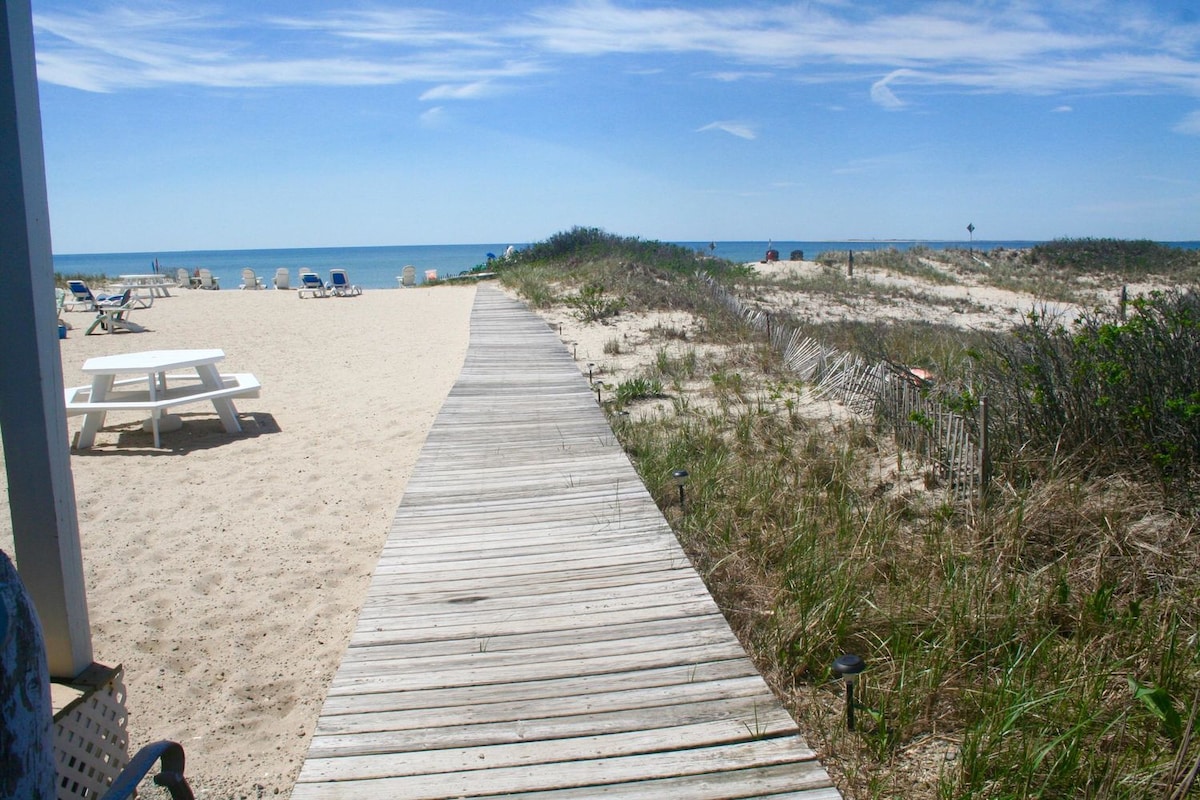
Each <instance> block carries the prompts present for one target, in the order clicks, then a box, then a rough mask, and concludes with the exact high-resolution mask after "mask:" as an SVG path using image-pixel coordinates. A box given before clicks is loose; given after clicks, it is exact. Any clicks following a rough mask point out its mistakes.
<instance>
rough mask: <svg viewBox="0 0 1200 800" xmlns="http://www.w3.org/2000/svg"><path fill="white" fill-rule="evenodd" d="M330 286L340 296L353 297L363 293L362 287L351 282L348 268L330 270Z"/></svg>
mask: <svg viewBox="0 0 1200 800" xmlns="http://www.w3.org/2000/svg"><path fill="white" fill-rule="evenodd" d="M329 286H330V288H331V289H332V290H333V293H334V294H335V295H337V296H338V297H352V296H354V295H356V294H362V287H361V286H355V285H354V284H352V283H350V279H349V278H348V277H346V270H344V269H331V270H329Z"/></svg>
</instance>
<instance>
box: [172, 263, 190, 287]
mask: <svg viewBox="0 0 1200 800" xmlns="http://www.w3.org/2000/svg"><path fill="white" fill-rule="evenodd" d="M175 285H176V286H178V287H179V288H180V289H191V288H192V287H193V286H194V285H195V284H194V283H193V281H192V276H191V274H190V273H189V272H188V271H187V270H186V269H184V268H183V267H180V268H179V269H177V270H175Z"/></svg>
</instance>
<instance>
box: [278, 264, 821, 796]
mask: <svg viewBox="0 0 1200 800" xmlns="http://www.w3.org/2000/svg"><path fill="white" fill-rule="evenodd" d="M514 796H523V797H539V798H556V799H558V800H572V799H580V798H592V797H605V798H616V800H622V799H623V798H630V799H631V798H639V800H641V799H642V798H660V797H662V798H687V799H688V800H728V799H730V798H748V797H762V798H780V799H782V798H802V799H803V800H830V799H832V798H838V797H840V795H839V794H838V792H837V791H836V790H835V789H834V788H832V786H831V784H830V781H829V777H828V776H827V774H826V773H825V770H824V769H823V768H822V767H821V765H820V764H819V763H818V762H817V761H816V759H815V757H814V754H813V752H812V751H811V750H810V749H809V748H808V746H807V745H806V744H805V743H804V741H803V740H802V739H801V738H800V736H799V733H798V731H797V730H796V726H795V723H794V722H793V721H792V719H791V718H790V717H789V716H788V715H787V713H786V712H785V711H784V710H783V709H782V707H781V706H780V705H779V703H778V702H777V701H776V700H775V698H774V697H773V696H772V695H771V692H770V690H769V689H768V688H767V686H766V684H765V683H764V682H763V680H762V678H761V677H760V676H759V675H758V673H757V672H756V671H755V669H754V666H753V665H752V664H751V662H750V660H749V659H748V658H747V657H746V654H745V653H744V651H742V649H741V647H740V646H739V645H738V643H737V640H736V639H735V638H734V636H733V634H732V633H731V632H730V630H729V627H728V625H727V624H726V622H725V620H724V618H723V617H722V616H721V614H720V611H719V610H718V609H717V607H716V605H715V604H714V603H713V601H712V598H711V597H710V596H709V595H708V592H707V590H706V589H705V588H704V584H703V583H702V582H701V580H700V578H699V576H697V575H696V573H695V571H694V570H693V569H692V567H691V565H690V564H689V562H688V560H687V557H686V556H685V555H684V553H683V551H682V550H681V548H680V547H679V544H678V542H677V541H676V540H675V537H674V534H672V532H671V530H670V528H669V527H668V526H667V524H666V521H665V520H664V519H663V518H662V515H661V514H660V513H659V511H658V509H657V508H656V507H655V505H654V502H653V500H652V499H651V498H650V496H649V494H648V493H647V492H646V490H645V487H644V486H643V485H642V483H641V481H640V479H639V478H638V476H637V474H636V473H635V472H634V470H633V468H632V466H631V465H630V464H629V461H628V459H627V458H626V457H625V455H624V453H622V451H621V449H620V447H619V446H618V445H617V443H616V440H615V438H614V437H613V434H612V431H611V429H610V428H609V427H608V424H607V422H606V421H605V419H604V416H603V414H602V413H601V412H600V410H599V409H598V408H597V406H596V399H595V395H594V394H593V393H592V391H591V390H590V389H589V387H588V386H587V383H586V381H585V380H583V379H582V378H581V376H580V372H579V369H578V367H577V365H576V364H575V363H574V362H573V361H572V360H571V358H570V356H569V355H568V354H567V353H566V350H565V349H564V348H563V347H562V345H561V344H560V343H559V342H558V340H557V339H556V338H555V337H554V335H553V334H552V333H551V332H550V330H549V328H548V327H547V326H546V325H545V324H544V323H543V322H541V321H540V320H539V319H537V318H536V317H535V316H533V315H532V314H529V313H528V312H527V311H525V310H524V308H523V307H521V306H520V304H518V303H515V302H513V301H511V300H509V299H508V298H506V297H505V296H504V295H503V294H501V293H500V292H498V291H496V290H495V289H493V288H490V287H480V289H479V293H478V295H477V299H476V304H475V309H474V311H473V313H472V317H471V344H470V347H469V349H468V352H467V359H466V362H465V364H464V366H463V371H462V375H461V376H460V377H459V380H458V382H457V384H456V385H455V387H454V389H453V391H452V392H451V393H450V396H449V397H448V398H447V400H446V404H445V406H444V407H443V408H442V411H441V413H440V414H439V415H438V418H437V420H436V421H435V423H434V425H433V428H432V430H431V431H430V434H429V438H428V440H427V441H426V444H425V446H424V448H423V449H422V452H421V455H420V458H419V460H418V462H417V464H416V467H415V469H414V471H413V475H412V478H411V479H410V481H409V484H408V487H407V489H406V491H405V495H404V499H403V501H402V502H401V504H400V508H399V509H398V511H397V512H396V518H395V521H394V523H393V525H392V530H391V532H390V534H389V537H388V541H387V543H386V545H385V546H384V549H383V553H382V556H381V558H380V562H379V566H378V567H377V569H376V571H375V574H374V577H373V578H372V582H371V587H370V590H369V592H368V595H367V599H366V602H365V604H364V607H363V609H362V612H361V615H360V617H359V620H358V625H357V627H356V629H355V631H354V634H353V637H352V638H351V641H350V647H349V649H348V650H347V652H346V655H345V657H344V658H343V660H342V665H341V667H340V669H339V670H338V672H337V675H336V676H335V677H334V680H333V684H332V685H331V686H330V689H329V693H328V696H327V697H326V700H325V705H324V708H323V709H322V712H321V717H320V720H319V722H318V724H317V731H316V734H315V735H314V737H313V741H312V745H311V747H310V749H309V753H308V758H307V759H306V760H305V762H304V766H303V769H302V770H301V773H300V777H299V780H298V782H297V784H296V786H295V787H294V789H293V792H292V797H293V798H295V800H327V799H330V798H387V800H419V799H421V798H429V799H430V800H433V799H436V798H459V797H470V798H478V799H479V800H486V798H499V797H514Z"/></svg>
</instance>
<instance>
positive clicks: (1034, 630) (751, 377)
mask: <svg viewBox="0 0 1200 800" xmlns="http://www.w3.org/2000/svg"><path fill="white" fill-rule="evenodd" d="M848 256H849V254H848V253H844V252H832V253H824V254H820V255H818V256H817V257H816V258H815V263H813V264H810V265H808V269H807V271H797V272H795V273H793V274H791V275H790V276H784V275H780V276H775V277H771V276H767V275H765V274H762V272H761V271H759V270H755V269H753V268H752V267H748V266H745V265H739V264H733V263H729V262H725V261H720V260H714V259H711V258H706V257H704V256H703V255H702V254H696V253H692V252H691V251H689V250H687V249H684V248H680V247H677V246H674V245H667V244H662V243H658V242H648V241H642V240H640V239H634V238H627V237H620V236H615V235H612V234H608V233H605V232H603V231H600V230H597V229H590V228H576V229H573V230H570V231H566V232H563V233H560V234H558V235H555V236H552V237H551V238H549V239H548V240H546V241H544V242H540V243H538V244H535V245H533V246H531V247H529V248H527V249H526V250H524V251H522V252H520V253H518V254H516V255H514V256H512V257H509V258H506V259H503V260H501V261H500V262H499V263H498V264H497V267H496V269H497V271H498V272H499V274H500V279H501V281H502V282H503V283H504V285H505V286H506V287H508V288H509V289H511V290H513V291H515V292H517V293H519V294H520V296H521V297H522V298H523V299H524V300H525V301H526V302H527V303H528V304H529V305H530V306H531V307H532V308H533V309H534V310H537V311H539V312H541V313H542V314H543V315H544V316H546V317H547V318H548V319H555V320H558V322H557V323H556V324H558V325H560V326H562V327H561V328H560V330H562V331H563V336H564V339H572V338H576V339H577V338H580V337H582V336H584V335H585V334H587V335H590V336H593V337H594V336H596V335H597V334H599V335H600V336H601V337H602V340H603V341H604V342H605V343H604V347H603V353H602V354H601V355H602V357H599V358H597V357H595V356H592V358H593V360H594V361H595V362H596V366H595V369H596V370H597V371H598V373H599V375H600V376H601V380H602V383H601V385H600V386H599V387H598V388H597V391H598V395H599V396H600V397H601V402H602V403H603V405H604V408H605V410H606V412H607V413H608V414H609V417H610V420H611V421H612V424H613V427H614V430H615V431H616V433H617V435H618V436H619V438H620V440H621V442H622V444H623V446H624V448H625V450H626V452H627V453H628V454H629V457H630V458H631V459H632V461H633V462H634V464H635V465H636V467H637V469H638V471H639V473H640V474H641V476H642V478H643V480H644V481H645V484H646V486H647V487H648V488H649V490H650V491H651V493H652V494H653V495H654V496H655V498H656V499H657V501H658V503H659V505H660V507H661V508H662V509H663V512H664V514H665V515H666V517H667V519H668V520H669V521H670V522H671V524H672V525H673V526H674V527H675V529H676V531H677V533H678V536H679V538H680V540H681V541H682V542H683V543H684V546H685V547H686V549H687V550H688V552H689V555H690V557H691V558H692V560H693V563H694V564H695V566H696V567H697V569H698V570H699V571H700V573H701V574H702V575H703V576H704V578H705V580H706V581H707V582H708V585H709V587H710V590H711V592H712V594H713V596H714V597H715V598H716V599H717V601H718V603H719V604H720V605H721V607H722V608H723V610H724V613H725V614H726V616H727V618H728V619H729V620H730V622H731V624H732V626H733V628H734V629H735V631H736V632H737V633H738V635H739V636H740V637H741V639H742V641H743V643H744V644H745V646H746V647H747V649H748V650H749V651H750V653H751V654H752V656H753V658H754V659H755V660H756V662H757V664H758V665H759V667H760V669H761V671H762V672H763V674H764V676H766V678H767V679H768V681H769V682H770V683H771V685H772V687H773V688H774V690H775V691H776V693H777V694H778V695H779V696H780V697H781V698H782V699H783V701H784V702H785V704H786V705H787V706H788V707H789V709H790V710H791V711H792V713H793V714H794V716H795V717H796V719H797V721H798V722H799V724H800V726H801V729H802V730H803V732H804V735H805V737H806V739H807V740H808V742H809V744H810V745H812V746H813V747H814V748H815V749H816V750H817V751H818V752H819V753H820V755H821V758H822V761H823V762H824V763H825V764H826V766H827V768H828V769H829V771H830V773H831V774H832V775H833V776H834V779H835V781H837V783H838V785H839V788H840V789H841V790H842V791H843V793H844V794H845V795H846V796H847V797H850V798H868V797H871V798H892V797H897V796H904V797H909V798H959V797H988V798H1003V797H1012V798H1017V797H1106V798H1108V797H1112V798H1145V797H1169V798H1179V797H1183V796H1184V795H1185V794H1187V793H1188V792H1189V790H1190V789H1191V787H1192V783H1193V781H1194V779H1195V777H1196V772H1197V770H1198V769H1200V760H1198V759H1200V743H1198V742H1197V741H1196V733H1197V730H1196V728H1197V725H1196V712H1197V710H1200V551H1198V548H1197V546H1196V536H1197V534H1198V533H1200V532H1198V531H1197V519H1198V516H1197V488H1198V485H1200V484H1198V481H1197V478H1198V476H1200V380H1197V375H1198V374H1200V373H1198V371H1197V365H1198V364H1200V295H1198V294H1197V290H1196V287H1197V280H1198V278H1200V254H1197V253H1196V252H1190V251H1182V250H1177V249H1173V248H1170V247H1164V246H1161V245H1157V244H1153V243H1148V242H1126V241H1117V240H1063V241H1056V242H1051V243H1047V244H1044V245H1039V246H1037V247H1035V248H1033V249H1031V250H1023V251H993V252H988V253H968V252H966V251H946V252H942V251H932V250H928V249H925V248H919V247H918V248H913V249H911V250H907V251H904V252H900V251H896V250H886V251H880V252H877V253H855V257H854V272H855V274H854V275H853V276H851V275H848V274H847V272H848V267H849V257H848ZM1130 286H1132V287H1134V288H1132V289H1126V290H1125V292H1124V295H1125V298H1126V301H1125V302H1123V303H1122V302H1120V297H1121V296H1122V287H1130ZM714 287H715V288H714ZM951 290H954V292H951ZM993 291H1005V292H1009V293H1013V294H1012V296H1014V297H1015V296H1018V295H1025V296H1028V297H1030V298H1033V299H1035V300H1036V301H1038V302H1035V303H1033V304H1032V305H1030V306H1027V307H1025V308H1024V310H1023V311H1021V312H1020V313H1016V314H1013V315H1011V318H1010V319H1006V320H1004V321H1003V324H996V325H991V326H984V325H978V324H968V325H962V324H950V323H949V322H946V321H945V320H948V319H951V318H955V317H956V315H957V316H969V315H971V314H974V313H976V312H979V311H980V310H981V309H982V308H983V307H984V306H985V305H986V303H985V302H984V301H983V300H982V299H981V298H984V297H987V296H989V292H993ZM955 292H956V293H955ZM722 295H724V296H726V297H733V298H736V299H737V300H738V301H739V302H741V303H742V305H743V307H746V308H756V309H759V310H761V311H763V312H764V313H766V314H769V315H770V316H769V317H766V319H767V320H768V322H767V327H768V328H772V327H773V328H774V331H775V335H774V339H775V340H777V339H778V338H779V336H778V331H779V330H780V329H781V328H783V327H786V328H789V329H794V330H795V331H797V332H798V335H799V336H802V337H804V338H806V339H811V340H813V341H816V342H819V343H820V344H821V345H823V346H825V347H828V348H833V349H836V350H837V351H838V352H843V353H849V354H853V355H855V356H857V357H859V358H861V359H862V360H863V361H864V362H865V363H870V364H882V365H884V367H883V373H882V374H886V375H888V376H889V378H888V380H890V381H892V382H893V383H894V382H895V381H901V382H902V383H903V382H904V381H908V382H909V383H910V384H911V385H912V386H914V387H916V393H917V395H919V397H920V398H921V399H922V400H923V401H928V402H929V403H930V404H931V405H929V406H922V408H926V409H928V408H935V409H938V411H937V414H939V415H943V414H944V415H947V416H946V418H947V419H948V418H950V416H955V417H956V418H957V419H960V420H962V427H963V430H964V431H965V434H964V436H966V437H967V438H968V439H971V440H972V441H973V443H974V445H973V446H975V447H978V445H979V442H978V439H979V437H980V434H981V431H982V430H984V429H986V431H987V434H988V436H987V453H986V456H987V457H986V460H985V461H983V462H982V463H981V465H980V467H979V474H976V475H974V476H973V481H982V484H981V485H979V486H977V487H976V485H975V483H974V482H973V481H964V479H963V478H962V476H961V474H960V473H961V469H958V470H956V469H950V468H948V466H947V464H948V462H947V460H946V458H945V457H944V454H943V453H941V452H940V450H939V448H938V446H937V445H936V444H933V445H931V444H929V443H928V441H926V443H925V444H920V443H917V444H914V442H916V441H917V440H914V439H913V438H912V437H911V435H910V434H909V433H908V432H906V431H907V430H908V429H917V430H918V432H919V431H920V430H924V429H927V430H932V429H934V428H935V427H938V426H939V425H940V423H938V422H937V421H936V420H935V419H933V418H932V414H931V412H929V411H928V410H926V411H919V412H918V411H914V412H910V413H908V414H907V416H901V417H898V416H897V415H896V414H894V413H892V414H888V413H883V412H881V411H880V408H881V406H880V405H879V404H876V403H874V402H873V401H872V403H869V404H867V405H866V406H865V407H859V408H856V409H853V411H854V413H850V410H848V408H847V404H846V403H840V402H837V401H836V400H830V399H828V397H824V398H823V397H821V396H819V394H820V393H819V392H816V391H815V387H814V382H813V380H812V379H805V378H803V377H802V376H799V375H798V374H797V372H796V370H795V369H794V368H793V367H789V365H788V364H787V363H785V358H784V355H783V353H782V348H781V347H779V346H778V342H776V344H774V345H773V344H772V341H773V339H769V338H768V335H767V333H765V332H764V331H763V330H762V325H761V324H760V325H758V326H755V325H752V324H749V322H748V317H747V315H746V314H745V313H735V312H734V311H733V310H731V305H730V304H729V303H727V302H722V301H721V300H720V299H719V298H720V296H722ZM1043 303H1044V304H1043ZM806 304H807V305H806ZM914 308H915V309H917V310H918V311H919V313H917V314H916V315H915V317H916V318H913V319H900V318H891V317H889V316H888V314H887V313H883V314H880V313H879V312H880V310H881V309H882V310H883V311H884V312H888V311H889V310H893V309H894V310H897V311H904V310H909V311H911V310H912V309H914ZM805 309H808V310H807V311H806V310H805ZM814 309H817V310H821V311H822V312H827V311H829V310H830V309H834V310H835V312H836V313H834V314H833V315H832V316H830V315H829V314H824V315H822V314H818V313H817V311H816V310H814ZM1064 309H1065V310H1066V311H1067V313H1064ZM856 310H862V311H864V313H863V314H856V313H855V312H856ZM910 316H912V315H910ZM638 317H643V318H655V319H658V320H659V322H657V323H655V324H654V325H652V326H650V327H649V328H643V329H640V330H645V331H648V333H647V334H646V335H644V336H632V335H627V334H622V333H620V332H619V330H620V328H619V324H620V323H621V322H622V321H629V320H633V319H636V318H638ZM970 318H971V319H976V317H970ZM759 319H760V322H761V319H762V318H761V317H760V318H759ZM681 320H686V322H682V321H681ZM574 346H576V347H577V346H578V345H574ZM609 362H611V363H609ZM618 363H619V365H618ZM581 369H583V371H584V372H585V373H586V372H587V370H588V368H587V367H586V366H581ZM984 398H986V399H987V409H988V413H987V419H986V426H984V423H983V421H982V419H981V410H982V406H983V400H984ZM861 405H862V404H860V406H861ZM902 429H904V430H902ZM897 440H900V441H902V442H904V443H905V444H904V446H899V445H897ZM971 452H978V451H977V450H972V451H971ZM972 463H974V462H972ZM679 468H684V469H686V470H687V471H688V472H689V473H690V477H689V479H688V483H687V485H686V493H687V501H686V506H685V507H683V508H681V506H680V503H679V496H678V490H677V488H676V486H675V485H674V484H673V483H672V480H671V475H672V471H673V470H675V469H679ZM964 486H965V487H966V488H965V489H964ZM843 653H854V654H858V655H860V656H861V657H862V658H863V659H864V660H865V662H866V665H867V669H866V671H865V673H864V674H863V677H862V679H861V683H860V684H859V686H858V687H857V688H856V696H855V701H856V703H857V722H858V725H857V730H856V731H854V732H849V731H847V730H846V725H845V720H844V694H843V690H842V686H841V684H840V683H839V680H838V678H837V676H836V675H834V674H833V672H832V670H831V665H832V664H833V661H834V659H835V658H837V657H838V656H839V655H841V654H843Z"/></svg>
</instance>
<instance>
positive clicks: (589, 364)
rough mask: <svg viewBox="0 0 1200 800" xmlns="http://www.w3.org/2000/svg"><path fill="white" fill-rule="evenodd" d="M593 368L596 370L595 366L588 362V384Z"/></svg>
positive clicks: (590, 380)
mask: <svg viewBox="0 0 1200 800" xmlns="http://www.w3.org/2000/svg"><path fill="white" fill-rule="evenodd" d="M595 368H596V365H595V364H593V363H592V362H590V361H589V362H588V383H591V382H592V370H594V369H595Z"/></svg>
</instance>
